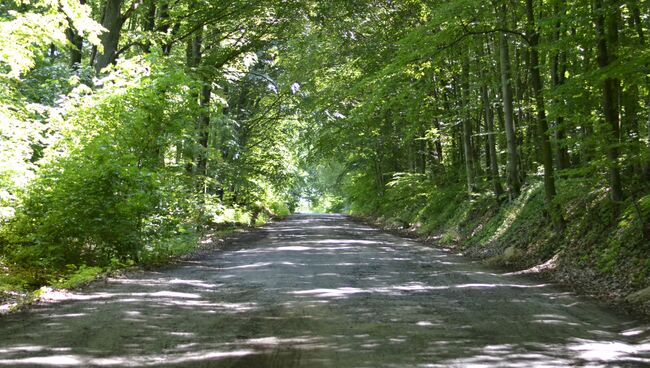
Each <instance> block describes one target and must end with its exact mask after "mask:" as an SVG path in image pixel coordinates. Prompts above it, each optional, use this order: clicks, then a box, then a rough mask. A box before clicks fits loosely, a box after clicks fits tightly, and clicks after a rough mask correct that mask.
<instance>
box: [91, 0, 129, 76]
mask: <svg viewBox="0 0 650 368" xmlns="http://www.w3.org/2000/svg"><path fill="white" fill-rule="evenodd" d="M121 8H122V0H106V7H105V8H104V16H103V18H102V27H104V28H106V31H105V32H103V33H102V34H101V36H100V38H99V39H100V41H101V43H102V46H103V48H104V50H103V52H100V53H99V54H98V55H97V60H95V71H96V72H97V73H99V72H100V71H101V70H102V69H104V68H105V67H107V66H108V65H109V64H112V63H113V62H115V58H116V56H117V46H118V44H119V42H120V33H121V30H122V25H123V24H124V20H125V19H124V18H123V17H122V13H121Z"/></svg>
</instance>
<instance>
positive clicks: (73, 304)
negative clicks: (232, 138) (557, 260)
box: [0, 215, 650, 368]
mask: <svg viewBox="0 0 650 368" xmlns="http://www.w3.org/2000/svg"><path fill="white" fill-rule="evenodd" d="M61 299H62V300H60V301H58V302H54V303H48V304H44V305H38V306H34V307H33V308H30V309H28V310H26V311H24V312H20V313H16V314H11V315H8V316H5V317H2V318H1V319H0V366H12V367H13V366H17V367H23V366H37V367H42V366H55V367H59V366H82V367H86V366H109V367H113V366H133V367H146V366H155V367H158V366H166V367H182V366H183V367H184V366H192V367H373V368H374V367H449V366H452V367H454V366H458V367H467V366H498V367H526V368H528V367H559V366H580V367H591V366H593V367H601V366H607V367H610V366H611V367H617V366H623V367H636V366H648V365H650V324H648V323H647V322H642V321H638V320H634V319H633V318H631V317H627V316H625V315H622V314H617V313H616V312H615V311H612V310H609V309H607V308H606V307H604V306H602V305H599V304H597V303H595V302H594V301H591V300H589V299H586V298H580V297H577V296H575V295H573V294H572V293H569V292H566V291H564V290H562V289H560V288H557V287H556V286H553V285H548V284H544V283H542V282H540V281H537V280H534V279H531V278H527V277H524V276H517V275H507V274H503V273H502V272H497V271H495V270H493V269H489V268H486V267H484V266H482V265H480V264H478V263H475V262H471V261H469V260H468V259H466V258H462V257H458V256H455V255H452V254H449V253H446V252H444V251H441V250H436V249H433V248H430V247H425V246H422V245H421V244H419V243H417V242H414V241H411V240H407V239H403V238H400V237H396V236H393V235H390V234H386V233H384V232H382V231H380V230H376V229H373V228H370V227H367V226H365V225H359V224H357V223H354V222H351V221H349V220H348V219H346V218H345V217H344V216H337V215H295V216H292V217H290V218H289V219H288V220H286V221H282V222H277V223H272V224H269V225H266V226H264V227H261V228H259V229H256V230H253V231H250V232H247V233H243V234H239V235H237V236H236V237H235V238H233V239H232V240H231V241H230V242H229V245H228V246H227V247H226V248H225V249H223V250H217V251H214V252H212V253H209V254H203V255H202V256H198V257H194V258H192V259H189V260H185V261H180V262H178V263H177V264H174V265H172V266H169V267H166V268H164V269H160V270H158V271H155V272H151V271H148V272H137V273H131V274H128V275H127V276H126V277H123V278H114V279H110V280H108V281H107V282H98V283H95V284H93V285H91V286H89V287H87V288H85V289H84V290H82V291H78V292H76V293H74V294H71V295H67V296H65V297H64V298H61Z"/></svg>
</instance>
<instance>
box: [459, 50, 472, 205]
mask: <svg viewBox="0 0 650 368" xmlns="http://www.w3.org/2000/svg"><path fill="white" fill-rule="evenodd" d="M462 73H463V75H462V93H461V95H462V98H463V108H464V109H465V112H464V116H463V153H464V154H465V174H466V176H467V192H468V193H469V194H472V193H473V192H474V189H475V188H474V163H473V156H474V155H473V153H472V121H471V114H470V107H469V101H470V96H469V56H467V57H465V59H464V60H463V68H462Z"/></svg>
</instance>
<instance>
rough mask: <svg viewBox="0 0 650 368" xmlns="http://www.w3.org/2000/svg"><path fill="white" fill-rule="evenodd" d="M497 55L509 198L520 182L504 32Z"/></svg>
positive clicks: (502, 10)
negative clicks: (506, 153) (499, 70)
mask: <svg viewBox="0 0 650 368" xmlns="http://www.w3.org/2000/svg"><path fill="white" fill-rule="evenodd" d="M506 12H507V8H506V5H505V4H504V5H502V6H501V8H500V18H501V26H502V27H504V28H507V24H506ZM499 56H500V67H501V88H502V95H503V115H504V122H505V131H506V145H507V148H508V192H509V194H510V198H511V199H513V198H515V197H517V196H519V192H520V190H521V182H520V180H519V167H518V165H519V154H518V152H517V136H516V134H515V124H514V116H513V107H512V104H513V102H512V78H511V77H510V56H509V53H508V39H507V38H506V34H505V33H504V32H500V34H499Z"/></svg>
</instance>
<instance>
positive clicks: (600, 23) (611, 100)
mask: <svg viewBox="0 0 650 368" xmlns="http://www.w3.org/2000/svg"><path fill="white" fill-rule="evenodd" d="M608 5H609V4H608ZM614 6H615V4H612V7H614ZM612 10H613V9H612ZM605 11H606V9H605V8H604V5H603V1H602V0H594V13H595V24H596V33H597V35H598V65H599V66H600V68H601V69H606V68H607V66H609V65H610V64H611V63H612V62H613V61H614V60H615V59H616V44H617V42H618V19H617V18H618V10H616V14H610V15H608V16H605V14H604V13H605ZM619 87H620V81H619V80H618V79H616V78H611V77H608V78H606V79H605V81H604V82H603V113H604V116H605V124H606V127H605V132H604V135H605V144H606V147H607V148H606V149H607V159H608V161H609V162H608V166H609V184H610V189H611V196H612V200H614V201H615V202H620V201H622V200H623V198H624V196H623V185H622V183H621V173H620V168H619V164H618V158H619V149H618V144H619V143H620V122H619V111H618V110H619V106H618V90H619Z"/></svg>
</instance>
